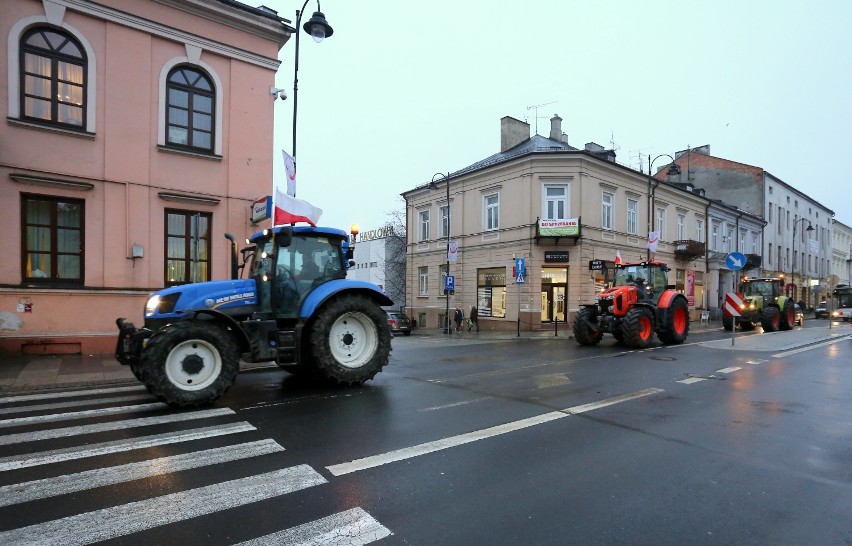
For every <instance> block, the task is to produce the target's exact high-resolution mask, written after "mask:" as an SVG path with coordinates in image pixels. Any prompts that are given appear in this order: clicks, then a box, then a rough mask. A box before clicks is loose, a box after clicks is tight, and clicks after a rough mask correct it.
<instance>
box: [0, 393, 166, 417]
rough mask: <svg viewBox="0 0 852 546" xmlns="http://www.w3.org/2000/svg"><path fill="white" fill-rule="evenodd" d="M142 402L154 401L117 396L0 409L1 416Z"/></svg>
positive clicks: (145, 397)
mask: <svg viewBox="0 0 852 546" xmlns="http://www.w3.org/2000/svg"><path fill="white" fill-rule="evenodd" d="M141 400H149V401H150V400H154V397H153V396H151V395H150V394H134V395H133V396H116V397H113V398H91V399H88V400H74V401H71V402H57V403H55V404H37V405H35V406H13V407H9V408H0V415H9V414H10V413H27V412H30V411H45V410H57V409H63V408H78V407H80V406H97V405H98V404H115V403H118V402H138V401H141Z"/></svg>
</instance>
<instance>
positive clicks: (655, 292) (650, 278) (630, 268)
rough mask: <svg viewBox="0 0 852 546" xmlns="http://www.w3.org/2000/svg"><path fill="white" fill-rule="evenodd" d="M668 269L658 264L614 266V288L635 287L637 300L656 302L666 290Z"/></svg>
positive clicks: (642, 263) (643, 263)
mask: <svg viewBox="0 0 852 546" xmlns="http://www.w3.org/2000/svg"><path fill="white" fill-rule="evenodd" d="M667 272H668V267H666V265H665V264H663V263H660V262H641V263H638V264H627V265H623V266H616V269H615V281H614V283H613V285H614V286H635V287H636V290H637V292H638V298H639V300H646V299H652V300H656V299H657V297H659V295H660V294H662V293H663V291H664V290H666V288H668V275H667Z"/></svg>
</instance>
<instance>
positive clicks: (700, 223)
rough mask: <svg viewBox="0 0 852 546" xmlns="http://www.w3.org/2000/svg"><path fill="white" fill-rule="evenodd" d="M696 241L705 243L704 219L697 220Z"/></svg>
mask: <svg viewBox="0 0 852 546" xmlns="http://www.w3.org/2000/svg"><path fill="white" fill-rule="evenodd" d="M695 240H696V241H698V242H699V243H703V242H705V241H704V219H703V218H696V219H695Z"/></svg>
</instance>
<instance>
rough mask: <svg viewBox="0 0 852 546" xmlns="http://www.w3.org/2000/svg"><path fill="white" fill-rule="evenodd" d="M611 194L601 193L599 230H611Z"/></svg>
mask: <svg viewBox="0 0 852 546" xmlns="http://www.w3.org/2000/svg"><path fill="white" fill-rule="evenodd" d="M612 201H613V194H612V192H608V191H603V192H601V228H602V229H612Z"/></svg>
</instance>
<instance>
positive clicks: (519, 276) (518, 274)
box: [515, 258, 527, 284]
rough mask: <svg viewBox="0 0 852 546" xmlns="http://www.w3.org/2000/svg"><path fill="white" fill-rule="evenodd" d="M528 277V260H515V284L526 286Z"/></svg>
mask: <svg viewBox="0 0 852 546" xmlns="http://www.w3.org/2000/svg"><path fill="white" fill-rule="evenodd" d="M526 276H527V270H526V260H525V259H524V258H515V284H524V283H525V282H526Z"/></svg>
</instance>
